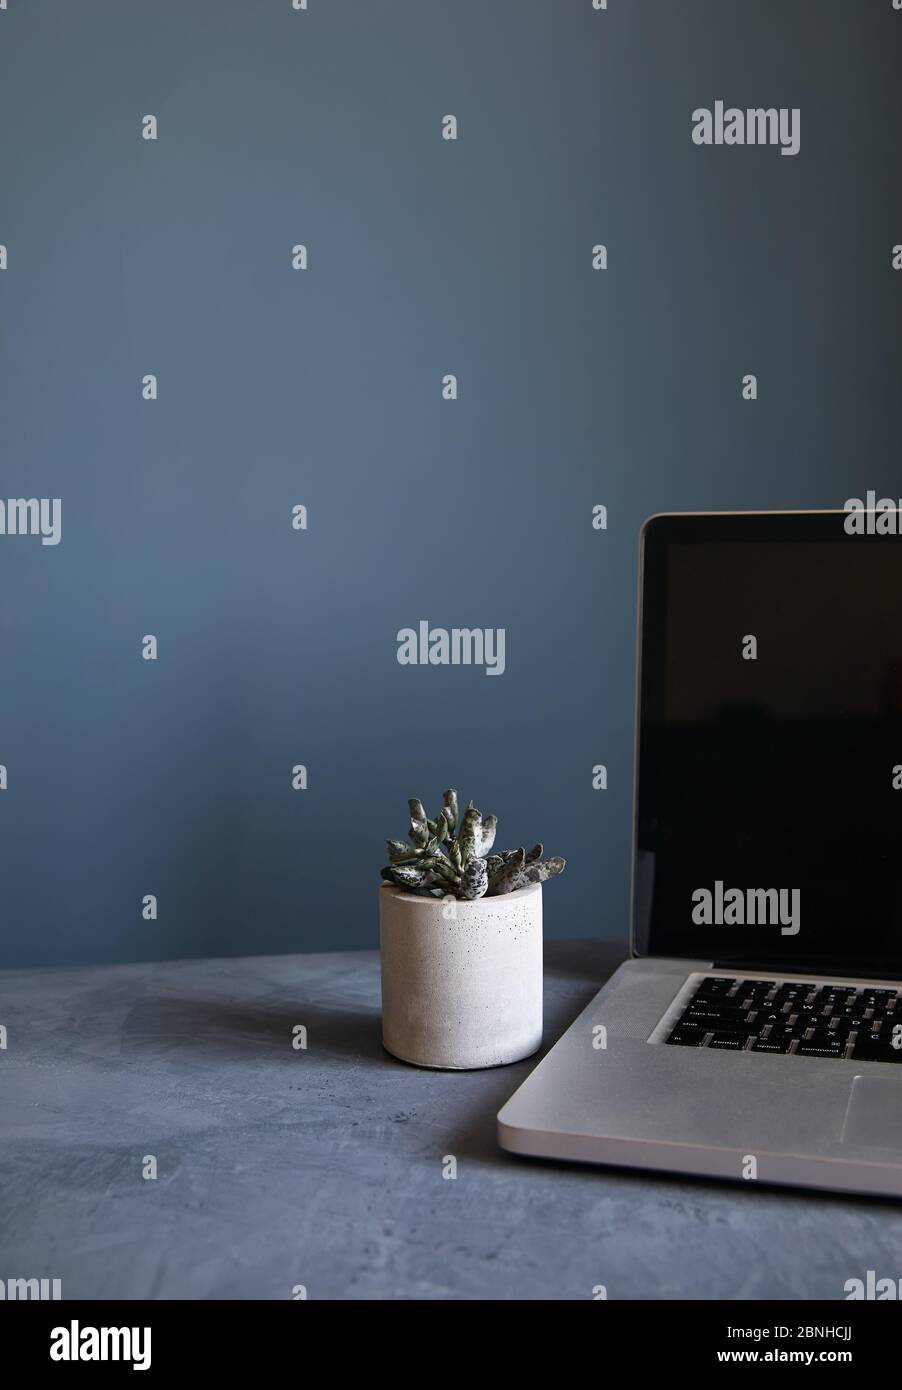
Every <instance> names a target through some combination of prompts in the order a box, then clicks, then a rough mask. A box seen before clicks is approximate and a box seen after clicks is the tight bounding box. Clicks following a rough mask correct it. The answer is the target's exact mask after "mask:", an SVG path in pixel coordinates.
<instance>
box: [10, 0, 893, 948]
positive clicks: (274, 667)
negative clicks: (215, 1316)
mask: <svg viewBox="0 0 902 1390" xmlns="http://www.w3.org/2000/svg"><path fill="white" fill-rule="evenodd" d="M900 52H902V13H899V12H897V11H896V10H894V8H893V4H892V0H856V3H854V4H853V3H849V0H820V3H817V4H814V3H813V0H756V3H748V2H747V0H741V2H740V0H730V2H728V0H682V2H681V3H680V4H679V5H674V4H673V3H672V2H671V0H657V2H655V0H644V2H643V3H637V2H636V0H609V8H608V9H607V10H606V11H596V10H594V9H593V8H592V4H591V0H453V2H452V0H444V2H443V0H384V3H377V0H365V2H364V0H309V8H308V10H307V11H306V12H297V11H294V10H293V9H292V7H291V4H290V3H289V0H255V3H254V4H244V3H238V2H237V0H215V2H214V0H191V3H186V2H185V0H154V3H146V4H141V3H138V0H131V3H123V2H122V0H65V2H64V0H59V2H58V3H51V0H30V3H28V4H25V3H24V0H8V7H7V8H6V9H4V10H2V11H0V122H2V130H3V140H2V142H0V243H2V244H4V245H6V246H7V248H8V268H7V269H6V270H5V271H2V272H0V421H2V424H0V428H2V442H3V450H2V460H3V463H2V481H0V492H2V495H3V497H4V498H5V497H18V496H37V497H57V496H58V497H60V498H61V499H62V504H63V539H62V543H61V544H60V545H59V546H57V547H55V548H53V547H42V546H41V545H40V544H39V543H38V541H37V540H36V539H34V538H29V537H10V536H5V537H3V536H0V657H2V680H0V763H3V764H4V765H5V766H6V767H7V769H8V787H7V789H6V790H5V791H3V792H2V793H0V911H2V932H0V961H2V963H4V964H30V963H41V962H50V961H53V962H62V963H66V962H83V961H100V960H109V961H119V960H132V959H141V958H152V957H172V956H184V955H204V954H233V953H249V952H264V951H293V950H300V949H310V948H330V947H352V946H363V945H371V944H373V943H374V941H375V939H376V935H377V920H376V885H377V882H378V877H377V875H378V869H379V866H380V865H381V863H382V862H383V845H382V840H383V837H384V836H386V835H400V834H403V832H404V829H405V811H406V806H405V799H406V797H407V796H409V795H414V794H415V795H419V796H422V797H423V798H424V799H426V800H427V801H428V802H429V803H430V804H437V800H438V798H439V796H440V793H441V791H442V789H443V788H444V787H445V786H446V785H448V784H450V783H454V784H456V785H457V786H458V787H459V788H460V790H461V792H462V793H463V794H464V795H465V796H470V795H473V796H474V797H475V798H476V799H477V801H478V803H479V804H480V805H481V806H482V808H483V810H484V811H489V810H492V811H495V812H496V813H497V814H498V815H499V816H500V818H501V836H500V838H501V839H503V840H504V841H505V842H507V843H510V844H518V843H521V842H531V841H532V840H534V839H536V838H542V839H544V840H545V841H546V843H547V845H548V847H549V849H550V850H551V851H552V852H558V853H563V854H565V855H566V856H567V858H568V861H569V862H568V868H567V871H566V874H565V875H564V877H563V878H562V879H561V880H559V881H557V882H555V883H554V884H552V885H551V886H550V888H549V889H548V891H547V894H546V915H547V928H548V932H549V934H550V935H554V936H557V935H578V934H605V935H609V936H612V937H618V938H623V939H624V941H625V931H626V916H627V901H628V876H629V835H630V804H631V788H630V777H631V757H632V723H631V721H632V699H633V659H634V622H635V564H636V545H637V536H638V530H639V526H640V523H641V521H642V519H643V518H644V517H645V516H646V515H647V514H649V513H651V512H654V511H659V510H668V509H696V508H711V509H716V508H753V507H768V508H770V507H821V506H841V505H842V503H843V502H844V500H845V499H846V498H847V497H849V496H851V495H861V493H862V492H863V490H865V489H866V488H868V487H873V488H875V489H877V491H878V493H881V492H886V493H888V494H889V495H895V496H899V495H900V494H902V474H900V469H899V466H898V425H899V415H900V404H899V384H898V376H899V365H900V356H899V326H900V313H899V304H900V299H899V296H900V295H902V275H900V274H897V273H894V271H893V269H892V265H891V255H892V247H893V245H894V244H897V243H899V242H902V193H900V186H899V180H898V165H899V130H900V115H902V111H900V106H902V101H900V83H899V72H900V67H899V59H900ZM718 98H722V99H724V100H725V101H726V102H727V103H728V104H735V105H737V106H742V107H745V106H748V105H751V106H768V105H775V106H789V107H794V106H796V107H799V108H800V109H801V152H800V153H799V155H798V156H796V157H794V158H787V157H783V156H780V154H779V152H778V151H777V150H776V149H773V148H733V149H730V148H714V149H701V148H697V147H696V146H694V145H693V144H692V141H691V139H690V118H691V113H692V111H693V109H694V108H696V107H698V106H709V107H710V106H712V105H713V103H714V101H715V100H716V99H718ZM148 113H152V114H154V115H156V117H157V119H158V122H159V138H158V140H157V141H156V142H148V141H145V140H143V139H142V138H141V121H142V117H143V116H144V115H146V114H148ZM448 113H453V114H454V115H456V117H457V119H458V121H459V138H458V140H457V141H456V142H448V141H445V140H443V139H442V138H441V122H442V117H443V116H444V115H445V114H448ZM296 243H304V244H306V245H307V246H308V248H309V269H308V270H307V271H305V272H296V271H293V270H292V268H291V259H290V256H291V248H292V246H293V245H294V244H296ZM596 243H603V244H605V245H606V246H607V248H608V256H609V264H608V269H607V270H606V271H594V270H593V268H592V247H593V245H595V244H596ZM747 372H754V373H756V374H757V376H758V380H759V399H758V401H756V402H754V403H749V402H745V401H743V400H742V398H741V393H740V381H741V377H742V376H743V375H744V374H745V373H747ZM145 373H154V374H156V375H157V376H158V378H159V399H158V400H157V401H156V402H152V403H151V402H146V401H144V400H143V399H142V396H141V379H142V377H143V376H144V375H145ZM445 373H455V374H457V376H458V379H459V392H460V394H459V399H458V400H457V401H456V402H447V401H444V400H443V399H442V395H441V380H442V377H443V376H444V374H445ZM297 504H304V505H306V506H307V507H308V509H309V525H308V529H307V530H306V531H295V530H293V529H292V527H291V513H292V508H293V507H294V506H295V505H297ZM595 504H604V505H606V506H607V508H608V511H609V525H608V529H607V531H596V530H594V529H593V527H592V507H593V505H595ZM421 618H426V619H428V620H429V621H430V622H431V623H433V624H436V625H441V626H446V627H452V626H479V627H504V628H505V629H506V632H507V670H506V672H505V674H504V675H503V676H501V677H487V676H486V675H485V674H483V672H482V671H480V670H479V669H474V668H447V667H425V668H407V667H402V666H400V665H398V663H397V660H396V650H397V644H396V633H397V631H398V629H399V628H401V627H404V626H408V625H412V626H413V625H415V624H416V623H417V621H418V620H419V619H421ZM146 633H153V634H155V635H156V636H157V638H158V641H159V659H158V660H157V661H155V662H149V661H145V660H143V659H142V656H141V639H142V637H143V636H144V634H146ZM297 763H303V764H306V766H307V768H308V774H309V785H308V788H307V790H306V791H303V792H296V791H293V790H292V788H291V780H290V775H291V768H292V766H293V765H294V764H297ZM596 763H605V764H606V765H607V767H608V775H609V785H608V790H607V791H606V792H596V791H594V790H593V788H592V767H593V765H594V764H596ZM150 893H152V894H155V895H156V896H157V897H158V900H159V919H158V920H157V921H156V922H146V921H144V920H143V918H142V912H141V903H142V899H143V897H144V895H145V894H150Z"/></svg>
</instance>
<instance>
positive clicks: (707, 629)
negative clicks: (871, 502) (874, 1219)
mask: <svg viewBox="0 0 902 1390" xmlns="http://www.w3.org/2000/svg"><path fill="white" fill-rule="evenodd" d="M850 515H851V514H850V513H848V512H811V513H800V512H786V513H755V514H736V515H720V514H717V515H715V514H706V515H691V516H690V515H671V516H656V517H653V518H652V519H651V520H650V521H648V522H647V523H646V525H645V527H644V529H643V534H642V540H641V551H640V565H639V590H640V595H639V642H638V653H637V655H638V680H637V719H636V784H635V790H636V795H635V811H634V843H633V892H632V908H631V917H632V921H631V940H630V949H631V959H630V960H628V961H627V962H626V963H625V964H623V965H621V966H620V968H619V969H618V970H617V971H616V973H615V974H614V975H613V976H612V978H611V979H610V980H609V982H608V983H607V984H606V985H605V986H604V988H603V989H602V990H601V991H600V992H599V993H598V994H597V995H596V996H595V998H594V999H593V1000H592V1002H591V1004H589V1006H588V1008H586V1009H585V1010H584V1011H583V1012H582V1013H581V1014H580V1016H579V1018H577V1019H576V1021H575V1022H574V1023H573V1024H572V1026H571V1027H570V1028H569V1030H568V1031H567V1032H566V1033H565V1034H564V1036H563V1037H562V1038H561V1040H560V1041H559V1042H558V1043H557V1044H556V1045H555V1047H553V1048H552V1050H551V1051H550V1052H549V1053H548V1055H547V1056H546V1057H545V1058H544V1059H543V1060H542V1061H541V1062H540V1063H539V1065H538V1066H537V1067H536V1068H535V1070H534V1071H533V1072H532V1074H531V1075H530V1076H529V1077H528V1079H527V1080H526V1081H525V1082H524V1084H523V1085H522V1086H521V1087H520V1088H519V1090H518V1091H517V1092H516V1094H515V1095H514V1096H513V1097H512V1098H511V1100H509V1101H508V1103H507V1104H506V1105H505V1106H504V1108H503V1109H502V1110H501V1112H500V1114H499V1116H498V1127H499V1137H500V1142H501V1145H502V1146H503V1147H504V1148H505V1149H508V1150H510V1151H511V1152H514V1153H520V1154H531V1155H536V1156H541V1157H546V1158H556V1159H575V1160H580V1161H583V1162H588V1163H610V1164H620V1165H626V1166H629V1167H634V1168H646V1169H661V1170H667V1171H670V1172H679V1173H693V1174H701V1175H707V1176H712V1177H721V1178H735V1179H738V1180H751V1179H757V1180H759V1181H763V1182H775V1183H791V1184H797V1185H801V1186H805V1187H819V1188H828V1189H832V1190H835V1191H845V1192H861V1193H880V1194H885V1195H890V1196H902V538H900V536H899V535H898V534H894V533H893V532H892V531H890V523H889V522H888V521H887V520H886V519H884V522H883V524H882V526H881V529H880V530H878V529H877V528H876V527H875V525H874V514H873V512H872V513H871V514H870V517H869V518H865V519H864V520H862V519H860V518H859V519H858V521H857V522H855V523H853V524H852V525H851V526H850V524H849V522H850ZM898 519H899V514H898V513H896V520H897V522H898ZM894 529H895V530H896V531H897V530H898V529H899V528H898V527H896V528H894ZM858 530H863V531H864V532H865V533H864V534H857V531H858ZM868 531H870V534H869V533H868Z"/></svg>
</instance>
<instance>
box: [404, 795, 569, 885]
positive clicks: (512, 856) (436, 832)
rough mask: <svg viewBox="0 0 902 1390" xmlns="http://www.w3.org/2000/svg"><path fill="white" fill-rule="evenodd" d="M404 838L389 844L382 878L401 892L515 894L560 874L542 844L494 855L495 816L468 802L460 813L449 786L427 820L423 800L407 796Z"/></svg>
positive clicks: (558, 863)
mask: <svg viewBox="0 0 902 1390" xmlns="http://www.w3.org/2000/svg"><path fill="white" fill-rule="evenodd" d="M407 804H408V806H409V807H410V830H409V831H408V839H409V841H410V843H409V844H408V842H407V840H388V841H386V843H387V845H388V860H389V862H388V863H387V864H386V866H385V868H384V869H383V870H382V877H383V878H384V879H386V880H387V882H389V883H393V884H395V886H396V887H398V888H402V889H403V890H404V892H405V893H420V894H423V895H424V896H426V897H434V898H444V897H448V896H451V897H454V898H462V899H464V900H467V901H472V900H473V899H474V898H482V897H486V896H487V897H495V896H496V895H497V894H499V893H513V892H515V891H516V889H518V888H525V887H526V886H527V884H529V883H543V882H544V881H545V879H546V878H553V877H554V876H555V874H559V873H561V872H562V870H563V868H564V864H565V862H566V861H565V860H563V859H558V858H557V857H555V858H552V859H543V858H542V846H541V845H540V844H539V845H533V847H532V849H531V850H529V851H528V852H527V851H526V850H525V849H507V850H502V851H500V852H498V851H494V850H493V846H494V844H495V834H496V831H497V829H498V818H497V816H483V815H482V813H481V812H480V811H478V810H477V809H476V807H475V806H474V805H473V803H472V801H471V802H470V803H469V805H468V806H467V808H466V810H465V811H464V813H463V816H462V817H461V815H460V810H459V807H458V801H457V792H456V791H455V790H454V789H453V788H451V789H449V790H448V791H446V792H445V794H444V797H443V798H442V808H441V810H440V811H439V812H438V814H437V815H436V817H435V819H434V820H430V818H429V816H428V815H427V814H426V809H425V807H424V806H423V803H422V801H419V800H417V798H416V797H411V799H410V800H409V801H408V803H407Z"/></svg>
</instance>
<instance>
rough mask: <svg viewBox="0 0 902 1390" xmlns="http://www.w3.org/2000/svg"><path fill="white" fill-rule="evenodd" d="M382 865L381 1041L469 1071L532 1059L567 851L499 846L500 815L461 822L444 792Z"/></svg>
mask: <svg viewBox="0 0 902 1390" xmlns="http://www.w3.org/2000/svg"><path fill="white" fill-rule="evenodd" d="M408 805H409V806H410V831H409V841H410V843H408V842H407V841H405V840H389V841H388V855H389V862H388V864H386V866H385V868H384V869H383V870H382V877H383V879H384V880H385V882H384V883H383V885H382V888H381V890H380V895H379V897H380V908H379V929H380V942H381V950H382V1040H383V1044H384V1046H385V1048H386V1049H387V1051H389V1052H391V1053H392V1054H393V1055H394V1056H395V1057H400V1058H401V1059H402V1060H403V1061H405V1062H412V1063H414V1064H415V1065H416V1066H420V1067H442V1068H450V1069H455V1070H465V1069H467V1068H471V1067H497V1066H502V1065H503V1064H504V1063H506V1062H517V1061H519V1060H520V1059H521V1058H523V1057H529V1056H531V1055H532V1053H533V1052H535V1051H537V1049H538V1048H539V1047H540V1046H541V1042H542V883H543V882H544V880H545V879H547V878H551V877H553V875H555V874H559V873H560V872H561V870H562V869H563V867H564V860H563V859H557V858H554V859H543V858H542V846H541V845H540V844H539V845H534V846H533V848H532V849H531V850H529V851H528V852H527V851H526V850H524V849H514V850H504V851H502V852H500V853H499V852H497V851H494V850H493V846H494V843H495V832H496V829H497V824H498V822H497V818H496V817H495V816H485V817H484V818H483V816H482V815H481V813H480V812H479V811H478V810H477V809H476V807H475V806H474V805H473V803H472V801H471V802H470V804H469V805H468V806H467V808H466V810H465V811H464V813H463V817H462V818H460V817H459V814H458V803H457V792H456V791H454V790H450V791H446V792H445V795H444V798H443V804H442V809H441V810H440V811H439V812H438V814H437V815H436V817H435V819H434V820H431V819H430V818H429V817H428V816H427V815H426V812H425V810H424V808H423V803H422V802H421V801H418V800H417V799H416V798H413V799H412V800H411V801H410V802H408Z"/></svg>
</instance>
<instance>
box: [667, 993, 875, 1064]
mask: <svg viewBox="0 0 902 1390" xmlns="http://www.w3.org/2000/svg"><path fill="white" fill-rule="evenodd" d="M667 1042H668V1043H673V1044H674V1045H676V1046H678V1047H714V1048H719V1049H722V1050H724V1051H729V1052H785V1053H787V1054H790V1055H792V1056H795V1057H845V1058H849V1059H850V1060H852V1061H854V1062H902V991H897V990H895V989H871V988H870V987H869V986H862V987H860V988H859V987H857V986H855V985H814V984H789V983H786V982H784V981H775V980H747V979H735V978H731V977H729V976H717V977H714V976H711V977H707V978H705V979H703V980H702V981H701V983H700V984H699V986H698V989H697V990H696V991H695V993H694V994H693V996H692V998H691V999H690V1001H689V1003H688V1004H687V1005H686V1008H685V1009H684V1011H683V1013H682V1015H681V1017H680V1019H679V1021H678V1023H677V1024H676V1026H675V1027H674V1028H673V1030H672V1032H671V1034H670V1036H669V1038H667Z"/></svg>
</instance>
